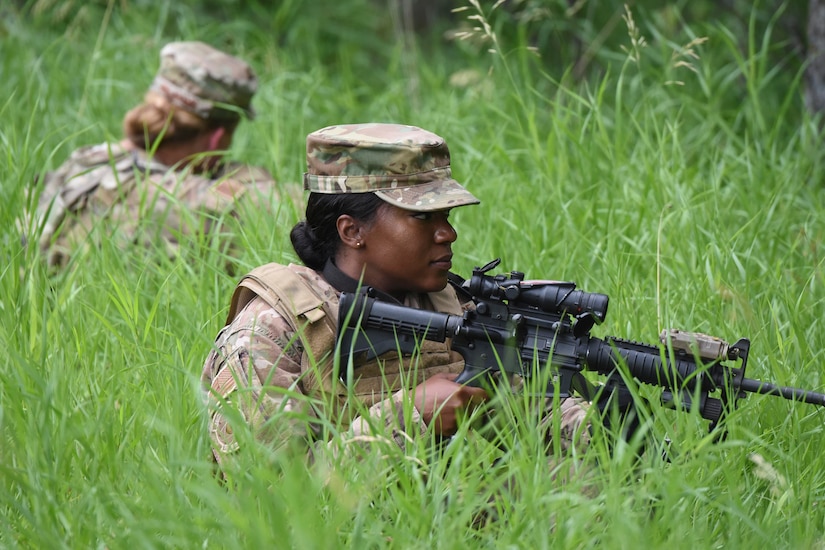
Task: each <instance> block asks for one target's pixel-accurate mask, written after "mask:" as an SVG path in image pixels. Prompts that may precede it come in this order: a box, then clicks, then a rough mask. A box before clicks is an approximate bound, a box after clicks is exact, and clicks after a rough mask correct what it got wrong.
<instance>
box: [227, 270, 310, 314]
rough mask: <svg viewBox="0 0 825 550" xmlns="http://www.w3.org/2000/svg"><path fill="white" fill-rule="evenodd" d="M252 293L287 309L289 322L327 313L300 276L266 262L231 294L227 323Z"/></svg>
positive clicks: (246, 302)
mask: <svg viewBox="0 0 825 550" xmlns="http://www.w3.org/2000/svg"><path fill="white" fill-rule="evenodd" d="M255 296H260V297H261V298H263V299H264V300H265V301H266V303H268V304H269V305H270V306H272V307H273V308H276V309H279V310H281V309H284V308H286V313H288V314H291V315H290V318H289V319H288V321H290V322H294V318H295V317H298V316H303V317H305V318H306V319H307V320H308V321H309V322H311V323H314V322H315V321H317V320H319V319H321V318H322V317H324V316H325V315H326V314H325V312H324V305H325V302H324V300H323V299H322V298H321V297H320V296H318V294H317V293H316V292H315V290H314V289H313V288H312V286H311V285H310V284H309V283H308V282H307V281H306V280H305V279H304V278H303V277H301V276H300V275H299V274H297V273H296V272H295V271H293V270H292V269H290V268H289V267H288V266H285V265H281V264H277V263H269V264H266V265H262V266H260V267H256V268H255V269H253V270H252V271H250V272H249V273H247V274H246V275H245V276H244V277H243V278H242V279H241V281H240V282H239V283H238V286H237V287H236V288H235V292H234V293H233V294H232V302H231V303H230V305H229V314H228V315H227V318H226V324H227V325H228V324H229V323H231V322H232V320H233V319H234V318H235V316H236V315H237V314H238V312H239V311H240V310H242V309H243V308H244V306H246V304H248V303H249V302H250V301H252V299H253V298H255Z"/></svg>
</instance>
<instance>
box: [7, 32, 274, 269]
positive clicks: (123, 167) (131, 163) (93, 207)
mask: <svg viewBox="0 0 825 550" xmlns="http://www.w3.org/2000/svg"><path fill="white" fill-rule="evenodd" d="M160 61H161V64H160V68H159V70H158V72H157V75H156V76H155V78H154V81H153V82H152V85H151V87H150V89H149V91H148V92H147V93H146V95H145V97H144V101H143V103H142V104H140V105H138V106H137V107H135V108H133V109H132V110H130V111H129V112H128V113H127V114H126V115H125V117H124V120H123V131H124V136H125V138H124V139H123V140H122V141H120V142H119V143H103V144H100V145H93V146H87V147H83V148H81V149H79V150H77V151H75V152H73V153H72V154H71V155H70V157H69V159H68V160H67V161H66V162H65V163H64V164H63V165H62V166H60V167H59V168H58V169H57V170H55V171H53V172H48V173H46V174H44V175H43V176H42V178H41V179H40V184H41V185H42V192H41V194H40V198H39V203H38V206H37V210H36V212H35V213H34V216H33V217H32V216H29V215H26V216H24V217H23V219H21V220H20V221H19V222H18V223H19V225H20V230H21V232H22V234H23V240H24V241H25V242H28V241H34V240H36V241H37V242H38V243H39V246H40V248H41V250H42V251H43V252H44V254H45V256H46V258H47V261H48V264H49V265H50V266H55V267H63V266H65V265H66V264H67V263H68V261H69V259H70V258H71V256H72V255H73V254H74V253H75V252H76V250H77V248H78V247H81V246H91V247H95V246H96V243H100V242H102V241H103V240H114V242H115V243H117V244H118V245H120V246H128V245H130V244H133V243H139V244H142V245H145V246H149V247H156V246H161V247H162V248H165V249H166V252H167V253H169V254H170V255H174V253H175V251H176V250H177V247H178V244H179V242H180V239H181V238H187V237H189V236H191V235H193V234H197V233H201V232H210V231H218V230H219V228H220V221H221V220H223V219H224V218H225V217H226V216H232V215H234V214H235V212H236V210H237V209H238V207H239V205H240V204H242V202H243V203H246V202H248V203H250V204H255V205H256V207H264V208H271V207H272V206H273V204H274V203H275V202H276V201H277V200H278V198H279V197H278V190H277V185H276V183H275V181H274V180H273V178H272V176H271V175H270V174H269V172H267V171H266V170H265V169H263V168H259V167H253V166H247V165H242V164H239V163H234V162H224V161H223V159H222V155H223V154H224V153H225V151H226V149H228V148H229V146H230V144H231V141H232V136H233V133H234V131H235V129H236V127H237V125H238V123H239V122H240V120H241V118H242V117H251V116H252V115H253V111H252V107H251V100H252V97H253V95H254V94H255V91H256V89H257V77H256V75H255V73H254V72H253V70H252V69H251V67H250V66H249V65H248V64H247V63H246V62H244V61H242V60H240V59H238V58H236V57H233V56H230V55H228V54H226V53H223V52H221V51H219V50H216V49H215V48H212V47H211V46H209V45H207V44H204V43H202V42H174V43H170V44H167V45H166V46H164V48H163V49H162V50H161V54H160ZM32 237H33V238H32ZM223 244H224V245H225V246H231V243H223Z"/></svg>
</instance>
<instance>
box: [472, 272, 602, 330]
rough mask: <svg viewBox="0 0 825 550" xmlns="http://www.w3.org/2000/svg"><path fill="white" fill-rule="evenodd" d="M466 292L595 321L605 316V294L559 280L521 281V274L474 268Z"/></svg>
mask: <svg viewBox="0 0 825 550" xmlns="http://www.w3.org/2000/svg"><path fill="white" fill-rule="evenodd" d="M469 291H470V293H471V294H472V295H473V296H475V297H476V298H486V299H493V300H503V299H506V300H508V302H509V303H511V304H513V305H515V304H516V303H522V304H525V305H529V306H533V307H535V308H538V309H539V310H541V311H544V312H547V313H558V314H565V313H568V314H570V315H573V316H574V317H575V316H578V315H581V314H582V313H590V314H592V315H593V317H595V318H596V320H597V321H598V322H600V323H601V322H602V321H604V319H605V317H606V316H607V304H608V301H609V297H608V296H607V295H606V294H599V293H596V292H584V291H583V290H576V283H571V282H560V281H526V282H525V281H524V273H521V272H519V271H512V272H510V276H509V278H508V277H507V276H505V275H495V276H491V275H484V274H483V273H480V272H478V271H476V272H474V273H473V276H472V278H471V279H470V280H469Z"/></svg>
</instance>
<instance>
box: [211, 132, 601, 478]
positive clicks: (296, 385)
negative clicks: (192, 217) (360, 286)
mask: <svg viewBox="0 0 825 550" xmlns="http://www.w3.org/2000/svg"><path fill="white" fill-rule="evenodd" d="M449 162H450V157H449V151H448V149H447V146H446V144H445V143H444V140H443V139H441V138H440V137H438V136H436V135H435V134H431V133H430V132H427V131H425V130H421V129H419V128H414V127H408V126H400V125H389V124H364V125H348V126H334V127H329V128H324V129H322V130H319V131H317V132H314V133H312V134H310V135H309V136H308V137H307V164H308V172H307V173H306V174H305V175H304V186H305V188H306V189H309V190H311V191H313V192H316V193H361V192H364V193H366V192H372V193H376V194H378V195H379V196H380V197H381V198H382V199H384V200H385V201H387V202H389V203H391V204H394V205H396V206H399V207H401V208H406V209H410V210H414V211H425V210H440V209H445V208H452V207H455V206H461V205H465V204H475V203H478V199H476V198H475V197H474V196H473V195H472V194H471V193H469V192H468V191H467V190H466V189H465V188H464V187H463V186H461V184H459V183H458V182H456V181H455V180H453V179H452V178H451V173H450V164H449ZM250 279H251V280H252V281H255V283H254V284H251V285H247V282H248V281H249V280H250ZM291 281H294V282H291ZM356 286H357V282H356V281H354V280H352V279H350V278H349V277H346V276H345V275H343V273H341V272H340V271H339V270H338V269H337V268H336V267H335V266H334V264H333V263H332V262H330V261H328V262H327V265H326V267H325V268H324V270H323V272H320V273H319V272H316V271H314V270H312V269H309V268H307V267H303V266H297V265H289V266H279V265H277V264H270V265H268V266H263V267H262V268H259V269H258V270H255V271H253V272H252V273H251V274H250V276H249V277H248V278H247V279H244V280H243V281H242V282H241V284H240V285H239V286H238V288H237V289H236V291H235V295H234V296H233V300H232V307H231V308H230V313H229V316H228V319H227V324H226V326H225V327H224V328H223V330H221V332H220V333H219V335H218V337H217V340H216V342H215V346H214V349H213V350H212V352H211V353H210V354H209V356H208V357H207V359H206V362H205V364H204V368H203V372H202V378H201V380H202V383H203V386H204V389H205V391H206V393H207V394H208V396H209V398H210V402H211V420H210V436H211V437H212V440H213V443H214V450H215V457H216V459H217V460H218V461H219V462H220V461H221V460H222V459H224V458H225V457H226V455H227V454H228V453H232V452H234V451H235V450H236V449H237V448H238V446H239V442H238V441H237V440H236V438H235V435H234V433H235V432H234V431H233V429H232V419H231V418H232V416H233V415H236V413H237V412H238V411H240V416H241V417H243V419H244V420H245V421H246V422H248V423H249V424H251V425H252V428H253V432H254V433H255V435H256V436H257V437H258V438H260V439H263V440H266V441H269V442H272V443H273V444H275V445H280V444H283V443H285V442H286V441H288V440H290V439H293V438H299V439H307V440H314V439H317V438H318V437H319V436H321V435H322V434H323V430H321V429H320V426H321V423H320V422H315V421H316V420H317V419H319V418H323V419H327V420H331V421H332V422H333V423H334V424H335V425H336V426H337V427H338V428H340V429H342V430H343V431H344V434H345V435H344V437H345V438H346V439H348V440H350V441H357V440H374V439H376V438H378V439H380V440H382V441H389V442H394V443H395V444H397V445H399V446H402V447H403V446H404V445H405V443H406V442H407V441H409V440H410V439H411V438H413V437H415V436H418V435H422V434H424V433H426V430H427V427H426V425H425V424H424V422H423V420H422V418H421V416H420V414H419V413H418V411H416V410H414V407H413V411H412V414H411V415H407V416H405V415H404V414H403V407H402V403H403V402H404V401H405V400H409V397H408V396H409V394H410V392H412V391H413V390H414V388H415V387H416V386H418V385H419V384H420V383H421V382H422V381H423V380H425V379H426V378H428V377H429V376H432V375H433V374H435V373H437V372H450V373H455V374H458V373H459V372H461V370H462V369H463V359H462V358H461V356H460V355H458V353H457V352H455V351H453V350H451V349H450V341H449V340H448V341H447V342H445V343H443V344H441V343H437V342H430V341H425V342H423V343H422V344H421V346H422V347H421V352H420V353H418V354H416V355H415V356H413V357H411V356H403V357H399V356H398V355H397V353H395V352H390V353H387V354H384V355H382V356H381V357H379V358H378V360H373V362H372V363H369V364H363V362H362V363H358V362H356V363H355V364H354V368H353V369H352V371H351V372H346V373H343V372H338V371H336V370H335V369H336V367H335V365H334V361H333V358H332V354H333V353H334V348H335V335H336V333H337V320H338V298H339V296H340V293H341V292H342V291H346V292H354V291H355V290H354V289H355V287H356ZM379 298H382V299H386V300H392V298H391V297H389V296H383V297H382V296H379ZM402 302H403V304H404V305H407V306H409V307H415V308H419V309H425V310H430V311H440V312H444V313H451V314H455V315H461V314H462V312H463V310H464V308H465V307H473V306H472V304H471V303H469V304H462V303H461V302H460V301H459V299H458V297H457V296H456V293H455V291H454V290H453V289H452V287H451V286H449V285H448V286H447V288H445V289H444V290H442V291H441V292H437V293H430V294H408V295H407V296H406V297H404V299H403V301H402ZM353 401H355V403H353ZM584 415H585V409H584V408H583V407H582V406H581V402H580V401H578V400H575V399H566V400H563V401H562V403H561V421H560V431H559V432H556V431H555V430H554V429H553V425H554V422H553V418H554V414H553V412H552V409H550V408H548V412H547V414H546V415H545V418H544V422H543V428H544V431H545V433H546V434H547V436H548V438H552V436H553V434H554V432H555V433H558V435H559V436H560V439H557V440H556V442H557V443H559V445H560V447H561V448H562V449H569V448H570V446H571V444H572V442H573V441H574V440H575V441H577V442H579V443H581V444H582V445H586V444H587V442H588V439H587V437H588V436H587V433H586V429H585V426H584ZM556 418H558V417H556ZM548 442H549V441H548Z"/></svg>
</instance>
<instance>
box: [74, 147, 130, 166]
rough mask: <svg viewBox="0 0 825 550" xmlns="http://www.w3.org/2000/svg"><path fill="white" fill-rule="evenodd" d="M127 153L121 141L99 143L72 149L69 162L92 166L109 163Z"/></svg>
mask: <svg viewBox="0 0 825 550" xmlns="http://www.w3.org/2000/svg"><path fill="white" fill-rule="evenodd" d="M125 155H126V150H125V149H124V148H123V147H122V146H121V145H120V144H119V143H98V144H96V145H86V146H84V147H80V148H79V149H76V150H74V151H72V153H71V154H70V155H69V159H68V160H67V162H69V163H73V164H77V165H80V166H84V167H91V166H98V165H101V164H109V163H111V162H112V161H113V160H114V161H117V160H118V159H120V158H122V157H124V156H125Z"/></svg>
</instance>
